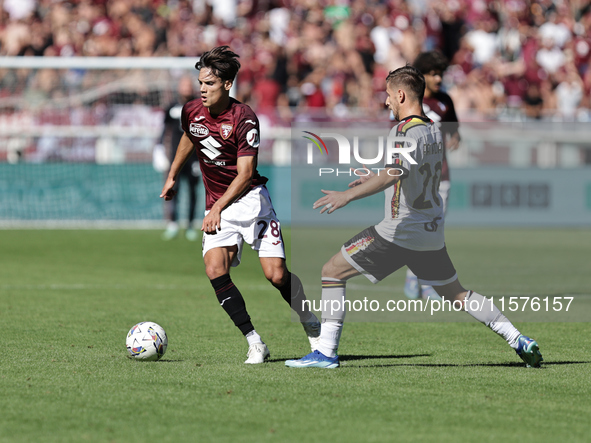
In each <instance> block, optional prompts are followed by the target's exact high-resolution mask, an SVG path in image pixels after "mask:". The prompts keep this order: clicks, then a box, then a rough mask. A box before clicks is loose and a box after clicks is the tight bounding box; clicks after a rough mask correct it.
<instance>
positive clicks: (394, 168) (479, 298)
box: [285, 66, 542, 368]
mask: <svg viewBox="0 0 591 443" xmlns="http://www.w3.org/2000/svg"><path fill="white" fill-rule="evenodd" d="M424 90H425V79H424V77H423V75H422V74H421V73H420V71H418V70H417V69H416V68H414V67H412V66H405V67H402V68H399V69H397V70H395V71H392V72H390V74H389V75H388V77H387V78H386V93H387V95H388V98H387V99H386V105H387V106H388V107H389V108H390V109H391V111H392V112H393V113H394V116H395V117H396V120H397V121H399V122H400V123H399V124H398V125H397V126H396V127H395V128H394V129H392V131H391V133H390V135H391V136H392V135H397V136H403V137H405V138H412V139H414V140H415V141H416V143H417V148H416V149H415V150H414V152H413V153H412V154H409V155H406V156H405V155H401V154H394V158H390V159H386V165H385V168H384V170H381V171H380V173H379V174H373V175H367V176H363V177H361V178H359V179H358V180H356V181H354V182H353V183H351V185H352V186H351V185H350V189H348V190H346V191H344V192H339V191H322V192H324V193H325V194H326V195H325V196H324V197H322V198H320V199H318V200H317V201H316V203H314V209H317V208H322V209H321V210H320V212H321V213H324V212H327V213H328V214H331V213H333V212H334V211H336V210H337V209H339V208H342V207H344V206H346V205H347V204H348V203H350V202H351V201H354V200H358V199H361V198H364V197H368V196H370V195H373V194H376V193H378V192H381V191H385V193H386V204H385V217H384V219H383V220H382V221H381V222H380V223H379V224H377V225H375V226H372V227H370V228H367V229H365V230H364V231H362V232H360V233H359V234H357V235H356V236H355V237H353V238H352V239H351V240H349V241H347V242H346V243H345V244H344V245H343V247H342V248H341V250H340V252H338V253H337V254H335V255H334V256H333V257H332V258H331V259H330V260H329V261H328V262H327V263H326V264H325V265H324V266H323V268H322V305H323V306H330V307H331V310H330V311H328V310H326V311H325V312H323V314H322V328H321V332H320V340H319V342H318V345H317V347H316V350H315V351H313V352H311V353H310V354H308V355H306V356H304V357H303V358H301V359H299V360H288V361H286V362H285V364H286V365H287V366H291V367H296V368H307V367H319V368H336V367H338V366H339V365H340V362H339V357H338V355H337V349H338V346H339V340H340V337H341V332H342V328H343V321H344V319H345V309H344V306H343V305H344V303H339V304H340V306H342V307H343V309H341V310H339V311H337V312H335V311H334V310H332V307H333V306H336V305H337V304H336V303H335V304H332V303H331V301H332V300H337V301H339V302H341V301H342V300H344V298H345V289H346V282H347V280H348V279H350V278H351V277H354V276H356V275H361V274H363V275H365V276H366V277H367V278H368V279H369V280H370V281H372V282H373V283H377V282H379V281H381V280H382V279H384V278H385V277H386V276H388V275H390V274H391V273H393V272H394V271H396V270H398V269H400V268H401V267H403V266H405V265H406V266H408V267H409V268H410V269H411V270H412V271H413V272H414V273H415V274H416V275H417V277H418V278H419V280H420V281H421V283H423V284H428V285H430V286H433V287H434V289H435V290H436V291H437V293H438V294H439V295H440V296H441V297H442V298H443V299H445V300H449V301H450V302H459V303H461V304H462V305H463V307H464V309H465V311H466V312H467V313H468V314H470V315H471V316H473V317H474V318H476V319H477V320H479V321H480V322H482V323H484V324H485V325H486V326H488V327H489V328H490V329H492V330H493V331H495V332H496V333H497V334H499V335H501V336H502V337H503V338H504V339H505V340H506V341H507V343H508V344H509V345H510V346H511V347H512V348H513V349H515V351H516V352H517V354H518V355H519V356H520V357H521V359H522V360H523V361H524V362H525V363H526V365H527V366H532V367H538V366H540V362H541V361H542V355H541V353H540V351H539V348H538V344H537V343H536V341H535V340H532V339H531V338H529V337H526V336H524V335H522V334H521V333H520V332H519V331H518V330H517V328H515V326H513V324H512V323H511V322H510V321H509V320H508V319H507V318H506V317H505V316H504V315H503V314H502V313H501V311H500V310H499V309H498V308H497V307H496V306H494V304H492V302H491V301H490V300H487V299H485V297H484V296H483V295H481V294H479V293H477V292H474V291H470V290H466V289H464V287H462V285H461V284H460V281H459V280H458V276H457V274H456V270H455V268H454V266H453V264H452V262H451V260H450V258H449V255H448V254H447V249H446V247H445V241H444V235H443V222H444V219H443V205H442V201H441V196H440V195H439V192H438V180H439V175H440V173H441V162H442V160H443V149H442V145H441V132H440V131H439V129H438V128H437V125H435V124H434V123H433V122H432V121H431V120H429V119H427V118H425V117H423V112H422V100H423V93H424ZM409 157H410V158H409Z"/></svg>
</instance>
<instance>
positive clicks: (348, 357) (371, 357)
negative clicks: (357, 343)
mask: <svg viewBox="0 0 591 443" xmlns="http://www.w3.org/2000/svg"><path fill="white" fill-rule="evenodd" d="M431 355H432V354H407V355H346V354H345V355H339V360H340V361H341V362H345V361H353V360H375V359H391V358H414V357H431ZM302 357H303V355H302V356H299V357H288V358H271V359H269V360H267V361H268V362H270V363H272V362H278V361H285V360H297V359H300V358H302ZM377 366H381V365H377ZM384 366H387V365H384ZM351 367H354V368H356V367H360V366H351ZM363 367H370V366H363Z"/></svg>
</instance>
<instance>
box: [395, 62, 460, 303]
mask: <svg viewBox="0 0 591 443" xmlns="http://www.w3.org/2000/svg"><path fill="white" fill-rule="evenodd" d="M413 66H414V67H415V68H417V69H418V70H419V71H420V72H421V74H423V76H424V77H425V95H424V97H423V112H424V113H425V115H426V116H427V117H429V118H430V119H431V120H432V121H433V122H435V123H437V124H438V125H439V127H440V129H441V133H442V135H443V138H444V147H445V148H444V150H443V162H442V165H441V173H440V174H441V176H440V179H439V194H440V195H441V199H442V201H443V212H444V213H445V211H446V210H447V200H448V198H449V189H450V178H449V166H448V164H447V155H446V151H448V150H449V151H454V150H456V149H457V148H458V146H459V143H460V133H459V132H458V128H459V126H460V125H459V123H458V117H457V116H456V111H455V108H454V103H453V101H452V99H451V97H450V96H449V95H448V94H446V93H445V92H443V91H442V90H441V83H442V79H443V73H444V72H445V70H446V69H447V66H448V63H447V59H446V58H445V56H444V55H443V54H442V53H440V52H439V51H430V52H422V53H420V54H419V55H418V56H417V58H416V59H415V61H414V63H413ZM442 123H443V124H442ZM404 293H405V294H406V296H407V297H408V298H411V299H417V298H419V297H420V298H424V299H429V298H433V299H436V300H440V297H439V296H438V295H437V292H435V290H434V289H433V288H432V287H431V286H427V285H422V286H421V285H419V282H418V280H417V277H416V275H414V274H413V273H412V271H411V270H410V269H408V270H407V273H406V283H405V285H404Z"/></svg>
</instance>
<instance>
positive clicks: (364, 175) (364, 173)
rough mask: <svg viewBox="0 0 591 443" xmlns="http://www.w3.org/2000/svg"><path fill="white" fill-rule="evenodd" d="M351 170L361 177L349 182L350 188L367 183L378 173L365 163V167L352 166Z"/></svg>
mask: <svg viewBox="0 0 591 443" xmlns="http://www.w3.org/2000/svg"><path fill="white" fill-rule="evenodd" d="M351 171H353V174H355V176H357V177H359V178H358V179H357V180H354V181H352V182H351V183H349V187H350V188H354V187H355V186H359V185H360V184H362V183H365V182H366V181H368V180H369V179H370V178H371V177H373V176H374V175H376V173H375V172H372V171H371V169H369V168H368V167H367V166H365V165H363V168H351Z"/></svg>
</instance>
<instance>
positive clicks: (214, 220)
mask: <svg viewBox="0 0 591 443" xmlns="http://www.w3.org/2000/svg"><path fill="white" fill-rule="evenodd" d="M221 221H222V217H221V214H220V213H219V212H218V211H215V210H213V208H212V210H211V211H209V213H208V214H207V215H206V216H205V217H203V223H202V224H201V230H202V231H203V232H204V233H205V234H209V235H215V234H217V233H218V231H219V230H220V229H222V227H221Z"/></svg>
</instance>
